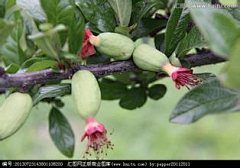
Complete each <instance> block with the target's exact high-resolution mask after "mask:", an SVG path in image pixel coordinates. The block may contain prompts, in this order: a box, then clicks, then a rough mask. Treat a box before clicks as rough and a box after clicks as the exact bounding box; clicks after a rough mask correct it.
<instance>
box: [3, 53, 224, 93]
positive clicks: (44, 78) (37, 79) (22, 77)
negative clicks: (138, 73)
mask: <svg viewBox="0 0 240 168" xmlns="http://www.w3.org/2000/svg"><path fill="white" fill-rule="evenodd" d="M184 60H186V61H188V62H189V63H190V64H191V66H192V67H196V66H202V65H208V64H215V63H219V62H224V61H225V60H224V59H222V58H219V57H217V56H215V55H214V54H212V53H211V52H209V51H205V52H203V53H199V54H192V55H188V56H186V57H185V58H184ZM83 69H85V70H89V71H91V72H93V74H94V75H95V76H96V77H97V78H101V77H104V76H107V75H112V74H119V73H124V72H129V71H133V70H139V69H138V68H137V67H136V65H134V63H133V61H131V60H128V61H115V62H110V63H107V64H95V65H73V66H72V67H71V68H70V69H69V70H67V71H65V72H62V73H57V72H53V71H52V70H51V69H46V70H43V71H38V72H29V73H20V74H2V75H0V88H10V87H28V86H33V85H36V84H46V83H49V82H58V81H61V80H63V79H70V78H71V76H72V75H73V74H74V73H75V72H76V71H78V70H83Z"/></svg>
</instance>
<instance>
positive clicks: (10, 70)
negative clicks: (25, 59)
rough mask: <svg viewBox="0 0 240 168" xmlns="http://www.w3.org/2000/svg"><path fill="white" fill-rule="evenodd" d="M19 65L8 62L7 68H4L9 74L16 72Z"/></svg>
mask: <svg viewBox="0 0 240 168" xmlns="http://www.w3.org/2000/svg"><path fill="white" fill-rule="evenodd" d="M19 68H20V66H19V65H18V64H10V65H9V66H8V67H7V68H6V72H7V73H9V74H13V73H16V72H17V71H18V70H19Z"/></svg>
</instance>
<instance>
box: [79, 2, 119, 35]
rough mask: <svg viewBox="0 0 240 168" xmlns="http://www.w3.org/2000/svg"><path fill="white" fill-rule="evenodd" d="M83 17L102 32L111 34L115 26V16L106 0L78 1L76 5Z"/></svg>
mask: <svg viewBox="0 0 240 168" xmlns="http://www.w3.org/2000/svg"><path fill="white" fill-rule="evenodd" d="M77 5H78V7H79V8H80V9H81V11H82V13H83V15H84V16H85V18H86V19H87V21H88V22H90V23H91V24H92V25H93V26H95V27H96V28H97V29H99V30H100V31H102V32H112V31H114V28H115V26H116V22H115V18H114V17H115V16H114V12H113V10H112V8H111V7H110V5H109V4H108V3H107V0H79V2H78V3H77Z"/></svg>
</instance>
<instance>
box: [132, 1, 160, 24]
mask: <svg viewBox="0 0 240 168" xmlns="http://www.w3.org/2000/svg"><path fill="white" fill-rule="evenodd" d="M163 7H164V0H151V1H148V0H147V1H145V0H140V1H138V2H137V3H135V4H134V5H133V10H132V11H133V12H132V21H131V22H132V24H136V23H138V22H139V21H140V20H141V19H142V18H143V17H145V16H146V15H147V14H148V13H149V11H150V10H151V9H153V8H156V9H160V8H163Z"/></svg>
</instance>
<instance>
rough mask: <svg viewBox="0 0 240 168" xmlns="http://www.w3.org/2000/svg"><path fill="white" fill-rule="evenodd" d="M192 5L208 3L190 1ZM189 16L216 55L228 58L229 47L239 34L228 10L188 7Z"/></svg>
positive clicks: (235, 22) (195, 0)
mask: <svg viewBox="0 0 240 168" xmlns="http://www.w3.org/2000/svg"><path fill="white" fill-rule="evenodd" d="M190 3H191V4H192V5H194V4H200V5H209V4H206V3H200V2H198V1H197V0H194V1H190ZM189 10H190V13H191V16H192V18H193V20H194V22H195V24H196V25H197V27H198V28H199V30H200V32H201V33H202V35H203V36H204V38H205V39H206V41H207V42H208V43H209V45H210V49H211V50H212V51H213V52H214V53H215V54H217V55H219V56H221V57H223V58H228V57H229V55H230V52H231V47H232V45H233V43H234V41H235V40H236V39H237V37H238V36H239V35H240V31H239V25H238V23H237V21H236V20H235V19H234V18H233V17H232V16H231V14H230V13H229V12H227V11H226V10H224V9H216V8H211V7H207V8H193V7H192V8H189Z"/></svg>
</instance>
